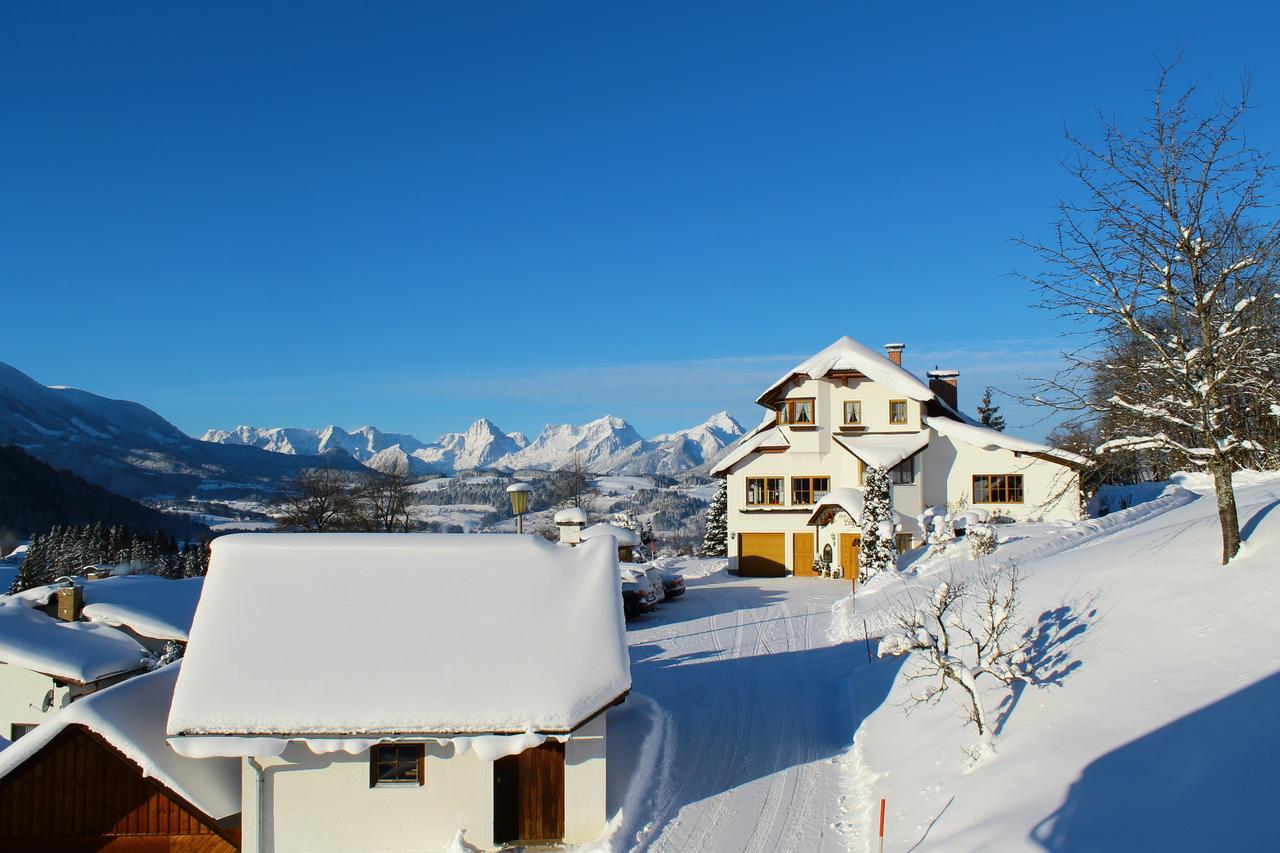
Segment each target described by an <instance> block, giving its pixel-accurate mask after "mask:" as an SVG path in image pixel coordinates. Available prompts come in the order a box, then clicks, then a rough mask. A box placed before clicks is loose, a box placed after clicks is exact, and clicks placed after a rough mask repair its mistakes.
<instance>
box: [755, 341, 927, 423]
mask: <svg viewBox="0 0 1280 853" xmlns="http://www.w3.org/2000/svg"><path fill="white" fill-rule="evenodd" d="M833 370H835V371H840V370H856V371H858V372H859V373H861V374H863V375H865V376H866V377H867V378H868V379H870V380H871V381H872V382H877V383H879V384H881V385H886V386H888V387H890V388H892V389H893V390H894V391H896V392H897V393H899V394H902V395H903V396H905V397H910V398H911V399H912V400H919V401H921V402H925V401H928V400H932V399H933V392H932V391H930V390H929V386H928V385H926V384H924V383H923V382H921V381H920V380H919V379H917V378H916V377H915V376H913V375H912V374H911V373H910V372H909V371H907V370H906V369H904V368H902V367H900V366H899V365H896V364H894V363H893V362H892V361H890V360H889V359H888V357H887V356H885V355H884V353H881V352H876V351H875V350H873V349H870V348H869V347H866V346H864V345H862V344H860V343H858V342H857V341H855V340H854V339H853V338H851V337H849V336H848V335H845V336H844V337H842V338H840V339H839V340H837V341H836V342H835V343H833V344H831V345H830V346H828V347H827V348H826V349H824V350H822V351H821V352H818V353H815V354H814V355H812V356H810V357H809V358H808V359H806V360H804V361H802V362H800V363H799V364H797V365H796V366H795V367H793V368H792V369H791V370H789V371H788V372H787V373H786V374H785V375H783V376H782V377H781V378H780V379H778V381H777V382H774V383H773V384H772V385H770V386H769V387H768V389H767V390H766V391H765V392H764V393H763V394H761V395H760V396H759V397H758V398H757V399H756V402H757V403H759V404H760V405H762V406H763V405H767V403H768V401H769V398H770V397H771V396H772V395H773V394H774V392H775V391H777V390H778V389H779V388H781V387H782V386H783V385H785V384H786V383H787V382H788V381H789V380H790V379H791V377H793V376H796V375H801V376H808V377H811V378H814V379H817V378H819V377H822V376H826V375H827V374H828V373H830V372H831V371H833Z"/></svg>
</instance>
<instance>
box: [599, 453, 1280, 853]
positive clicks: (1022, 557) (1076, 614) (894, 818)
mask: <svg viewBox="0 0 1280 853" xmlns="http://www.w3.org/2000/svg"><path fill="white" fill-rule="evenodd" d="M1207 488H1208V484H1207V483H1206V482H1205V481H1204V480H1203V479H1202V478H1197V477H1183V478H1179V480H1178V481H1177V482H1176V483H1174V484H1172V485H1171V486H1170V487H1169V488H1167V489H1165V490H1163V491H1162V492H1159V493H1157V492H1156V490H1151V489H1148V490H1146V492H1145V493H1140V494H1135V495H1134V496H1133V500H1132V501H1124V502H1123V503H1125V504H1127V506H1126V508H1124V509H1120V510H1118V511H1114V512H1111V513H1110V514H1108V515H1107V516H1106V517H1104V518H1101V519H1095V520H1091V521H1086V522H1080V523H1078V524H1074V525H1069V524H1052V525H1005V526H1000V527H999V528H998V529H999V532H1000V535H1001V538H1002V540H1006V541H1004V542H1003V544H1002V545H1001V546H1000V548H999V549H998V550H997V551H996V553H995V554H994V555H992V556H991V557H989V558H987V561H988V564H989V565H990V564H994V563H999V562H1000V561H1002V560H1005V559H1008V558H1010V557H1016V558H1017V559H1018V561H1019V565H1020V567H1021V568H1022V569H1023V570H1024V571H1025V573H1026V575H1027V577H1026V581H1025V585H1024V591H1023V592H1024V595H1023V606H1022V610H1021V612H1022V613H1023V615H1024V617H1025V622H1026V624H1027V626H1028V627H1031V626H1032V625H1034V624H1037V623H1039V624H1040V625H1041V626H1042V627H1043V628H1045V634H1044V636H1045V638H1046V639H1045V640H1044V641H1043V642H1042V643H1041V644H1040V645H1039V646H1038V648H1037V650H1036V653H1035V655H1036V656H1037V658H1038V660H1039V661H1040V662H1041V664H1042V667H1043V672H1044V673H1045V674H1046V675H1049V676H1051V679H1050V683H1049V684H1048V685H1046V686H1032V687H1026V688H1025V689H1021V690H1010V689H1006V688H1003V687H1001V686H1000V685H999V684H997V683H995V682H992V684H991V685H988V686H987V687H986V688H985V693H984V697H983V698H984V700H985V703H986V706H987V708H988V710H989V712H990V713H991V714H992V716H993V718H995V720H996V728H997V734H996V737H995V741H994V749H995V751H994V753H993V754H990V755H987V756H985V757H983V758H980V759H979V760H977V761H976V762H975V760H974V759H973V758H971V757H970V752H971V751H972V747H973V746H974V745H975V744H976V743H977V740H978V739H977V736H976V734H975V733H974V731H973V729H972V727H969V728H965V727H964V726H963V714H962V712H963V708H962V706H961V704H960V702H959V701H958V700H957V699H956V698H955V696H954V695H952V694H953V693H955V691H954V689H953V690H952V691H951V692H949V693H948V694H947V695H945V696H943V697H942V700H941V702H939V703H938V704H936V705H932V706H921V707H918V708H917V709H916V710H914V711H913V712H912V714H911V715H910V716H907V715H906V714H905V713H904V711H903V707H902V706H903V705H904V701H905V700H906V699H907V698H908V692H907V690H908V686H907V684H906V683H905V679H904V675H905V674H906V673H908V672H910V670H911V668H912V667H913V666H915V664H914V663H913V662H912V661H911V660H910V659H907V658H884V659H880V658H875V657H870V658H869V655H868V644H867V643H865V642H864V640H863V639H862V637H861V636H859V635H858V632H857V631H855V632H853V636H852V638H851V639H849V640H847V641H844V642H833V641H832V639H831V637H830V636H829V634H828V629H829V627H830V626H831V623H832V614H831V606H832V604H833V603H834V602H836V601H837V600H838V599H840V598H841V597H843V596H844V595H845V593H846V592H847V587H846V586H845V584H844V582H842V581H832V580H824V579H787V578H782V579H748V578H734V577H731V576H729V575H727V574H726V573H725V572H724V571H723V570H717V569H718V568H719V564H717V563H714V562H709V561H704V560H687V561H684V562H683V567H684V568H685V570H686V572H687V577H688V578H689V587H690V588H689V592H688V594H687V595H686V596H685V597H684V598H683V599H680V600H678V601H675V602H671V603H668V604H664V605H663V606H662V607H661V608H660V609H659V610H658V612H657V613H655V614H652V615H650V616H648V617H643V618H641V619H639V620H637V621H636V622H634V623H632V625H631V627H630V631H629V634H630V641H631V658H632V674H633V680H634V684H635V691H636V693H637V694H642V695H643V696H645V697H648V698H649V699H651V700H652V701H653V702H654V703H655V704H656V705H657V706H659V707H660V708H661V709H662V711H663V712H664V713H665V719H666V721H667V723H666V726H665V730H666V731H667V737H666V739H665V741H664V742H663V743H662V745H661V748H660V750H659V753H658V756H657V757H656V759H655V761H654V763H655V765H656V767H657V768H658V769H657V770H656V771H655V772H653V773H652V774H650V775H649V777H648V778H646V779H645V780H644V782H645V785H646V793H645V794H644V795H643V797H641V796H639V795H636V796H635V797H634V798H633V805H632V808H631V811H632V813H631V814H624V815H623V816H621V817H620V818H619V819H618V820H619V826H618V828H617V831H616V833H615V834H614V836H613V837H612V838H611V839H610V842H609V845H611V846H610V849H615V850H627V849H642V850H660V851H668V850H669V851H681V850H717V851H746V850H761V851H763V850H795V851H821V850H855V851H864V850H868V851H869V850H874V849H875V844H876V839H875V834H876V832H875V830H876V822H877V820H878V810H879V802H880V799H881V798H884V799H885V800H886V801H887V821H886V839H885V848H886V849H888V850H908V849H910V850H1010V849H1012V850H1019V849H1027V850H1054V851H1056V850H1090V851H1092V850H1134V849H1153V850H1155V849H1159V850H1192V849H1194V850H1210V849H1265V848H1268V847H1273V846H1274V840H1273V835H1274V832H1273V830H1272V827H1271V825H1270V813H1271V791H1272V790H1273V789H1274V785H1273V784H1272V781H1271V780H1272V778H1273V774H1274V770H1275V767H1276V766H1277V763H1278V762H1280V733H1277V732H1276V731H1275V727H1274V725H1273V721H1274V719H1275V714H1276V711H1275V709H1276V707H1277V703H1278V702H1280V647H1278V646H1277V642H1276V641H1277V640H1278V639H1280V627H1277V623H1276V619H1275V614H1276V611H1277V605H1278V604H1280V576H1278V575H1277V569H1278V568H1280V561H1277V560H1276V559H1275V557H1274V555H1275V554H1276V553H1277V549H1278V548H1280V509H1278V507H1280V477H1277V476H1275V475H1269V476H1255V475H1248V476H1243V477H1241V478H1240V487H1239V490H1238V499H1239V503H1240V518H1241V523H1242V526H1243V534H1244V538H1245V543H1246V544H1245V556H1244V557H1243V558H1241V559H1240V560H1238V561H1236V562H1234V563H1233V564H1232V565H1231V566H1230V567H1225V568H1224V567H1222V566H1220V565H1218V564H1217V560H1216V555H1217V554H1218V551H1219V540H1218V529H1217V518H1216V513H1215V506H1214V502H1213V496H1212V493H1211V492H1207V491H1206V490H1207ZM1118 505H1119V504H1118V503H1117V506H1118ZM979 569H980V566H979V565H978V564H977V563H974V562H971V561H969V560H968V559H967V558H966V557H965V555H964V552H963V549H962V548H961V547H955V548H954V549H953V555H949V558H948V559H939V558H934V559H933V560H930V561H919V560H917V562H916V563H914V564H913V566H912V568H911V569H910V570H908V571H907V572H905V573H904V574H903V575H900V576H896V577H893V578H890V577H888V576H884V577H882V578H880V579H876V580H874V581H873V582H871V583H869V584H867V585H866V587H865V588H864V589H862V590H860V593H859V598H858V603H857V607H856V612H855V615H856V618H855V620H854V624H855V625H857V626H859V627H860V625H861V621H862V619H864V618H865V619H866V621H867V625H868V627H869V633H870V643H869V648H870V652H871V654H872V655H874V652H875V647H876V642H877V636H876V634H877V633H878V629H877V626H879V625H883V624H885V622H886V619H887V615H888V613H889V612H890V610H891V609H892V608H893V607H894V606H895V605H896V603H897V602H899V601H901V600H902V599H903V598H904V597H905V596H908V595H910V594H911V593H912V592H913V591H914V592H915V593H916V594H928V593H929V592H930V591H931V590H932V589H933V588H934V587H935V586H936V584H937V583H938V582H940V580H941V579H943V578H945V577H948V576H953V575H954V576H957V577H964V576H967V575H971V574H973V573H974V572H976V571H978V570H979ZM917 689H918V685H917ZM855 736H856V740H855Z"/></svg>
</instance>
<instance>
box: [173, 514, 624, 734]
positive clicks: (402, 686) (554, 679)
mask: <svg viewBox="0 0 1280 853" xmlns="http://www.w3.org/2000/svg"><path fill="white" fill-rule="evenodd" d="M212 547H213V555H212V560H211V565H210V570H209V574H208V576H207V577H206V578H205V585H204V595H203V596H202V597H201V599H200V606H199V608H198V609H197V610H196V618H195V624H194V626H193V627H192V629H191V643H190V645H189V646H188V649H187V653H186V657H185V659H184V663H183V671H182V677H181V678H180V679H179V681H178V688H177V691H176V694H175V696H174V701H173V709H172V711H171V712H170V715H169V733H170V734H171V735H201V734H227V735H279V736H307V735H316V734H342V735H365V734H442V733H444V734H490V733H512V732H521V731H524V730H526V729H527V728H533V729H534V730H537V731H545V732H563V731H568V730H571V729H573V728H574V727H576V726H577V725H579V724H580V723H582V722H583V721H584V720H586V719H587V718H588V717H590V716H592V715H593V714H595V713H596V712H597V711H599V710H601V709H602V708H604V707H606V706H607V705H609V703H611V702H612V701H614V700H615V699H617V698H618V697H619V696H620V695H622V694H623V693H625V692H626V691H627V690H628V689H630V686H631V675H630V668H629V664H628V657H627V644H626V637H625V634H624V627H623V619H622V598H621V593H620V589H619V581H618V567H617V554H616V551H615V550H614V549H613V548H612V547H609V546H608V545H606V543H605V542H604V541H601V542H587V543H585V544H584V545H581V546H579V547H577V548H572V549H570V548H563V547H560V546H558V545H553V544H552V543H550V542H547V541H546V540H544V539H541V538H540V537H536V536H512V535H501V534H475V535H457V534H454V535H450V534H407V533H397V534H368V533H270V534H263V533H245V534H236V535H231V536H224V537H221V538H219V539H215V540H214V541H213V546H212Z"/></svg>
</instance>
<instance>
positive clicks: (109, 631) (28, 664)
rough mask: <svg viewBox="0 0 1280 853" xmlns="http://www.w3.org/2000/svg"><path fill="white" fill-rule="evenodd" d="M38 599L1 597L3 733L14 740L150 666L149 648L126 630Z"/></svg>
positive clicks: (0, 707) (0, 708)
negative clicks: (61, 613) (56, 612)
mask: <svg viewBox="0 0 1280 853" xmlns="http://www.w3.org/2000/svg"><path fill="white" fill-rule="evenodd" d="M38 603H39V600H38V599H36V598H23V597H20V596H0V735H2V736H4V737H7V738H9V739H10V740H17V739H18V738H19V737H21V736H22V735H23V734H24V733H25V732H27V731H28V730H30V729H31V728H33V727H34V726H35V725H37V724H38V723H40V722H41V721H42V720H44V719H46V718H48V717H49V716H51V715H53V714H54V713H56V712H57V711H58V709H60V708H63V707H65V706H66V705H68V704H70V703H71V702H73V701H74V700H76V699H77V698H79V697H80V696H84V695H87V694H89V693H93V692H95V691H97V690H100V689H102V688H103V687H107V686H110V685H112V684H115V683H116V682H118V681H121V680H122V679H125V678H128V677H129V676H131V675H136V674H138V673H140V672H144V671H145V670H146V664H145V660H146V658H147V656H148V652H147V649H145V648H144V647H143V646H142V645H140V644H139V643H138V641H137V640H135V639H134V638H133V637H131V636H129V635H128V634H127V633H125V632H124V631H120V630H117V629H115V628H111V627H108V626H106V625H97V624H93V623H89V622H80V621H75V622H67V621H63V620H60V619H58V618H56V617H55V616H51V615H49V614H48V613H46V612H44V611H43V610H40V609H38V607H37V604H38Z"/></svg>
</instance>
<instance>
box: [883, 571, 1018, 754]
mask: <svg viewBox="0 0 1280 853" xmlns="http://www.w3.org/2000/svg"><path fill="white" fill-rule="evenodd" d="M1021 583H1022V574H1021V573H1020V572H1019V571H1018V566H1017V564H1016V563H1014V562H1012V561H1010V562H1008V563H1006V564H1004V565H1003V566H1001V567H1000V568H998V569H995V570H992V571H988V572H984V573H983V574H981V575H979V576H977V577H976V578H973V579H968V580H964V579H956V578H953V579H951V580H948V581H944V582H943V583H941V584H939V585H938V587H937V588H936V589H935V590H934V593H933V596H932V597H931V598H930V599H929V600H928V601H919V600H912V599H907V600H904V601H902V602H900V603H899V604H898V606H897V607H895V608H894V610H893V612H892V616H891V625H892V627H891V629H890V630H889V632H888V633H886V634H885V636H884V638H883V639H882V640H881V641H880V647H879V656H880V657H896V656H898V655H911V656H913V657H914V658H915V661H916V666H915V668H914V670H913V671H912V672H911V674H910V675H909V676H908V681H909V683H911V684H913V685H917V684H919V685H923V688H922V689H921V690H919V691H916V690H912V692H911V695H910V698H909V700H908V710H910V708H911V707H914V706H915V705H919V704H923V703H930V704H932V703H934V702H937V701H939V700H940V699H941V697H942V696H943V694H945V693H946V692H947V690H948V689H950V688H952V687H956V688H959V690H960V691H961V693H963V694H964V699H965V702H966V703H967V705H968V708H969V716H968V722H972V723H973V724H974V725H975V726H976V727H977V730H978V735H979V737H980V738H981V739H982V742H983V745H984V747H985V748H989V747H990V745H991V737H992V734H991V725H990V723H989V721H988V716H987V712H986V709H985V708H984V707H983V704H982V698H981V696H980V695H979V692H978V679H979V678H981V677H982V676H984V675H985V676H990V677H991V678H994V679H996V680H997V681H999V682H1000V683H1002V684H1005V685H1009V684H1012V683H1013V682H1015V681H1022V682H1026V683H1035V671H1034V665H1033V663H1032V660H1033V659H1032V658H1031V656H1030V652H1031V648H1032V634H1031V632H1029V631H1026V630H1024V629H1023V628H1022V626H1021V625H1020V623H1019V616H1018V604H1019V587H1020V586H1021Z"/></svg>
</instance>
